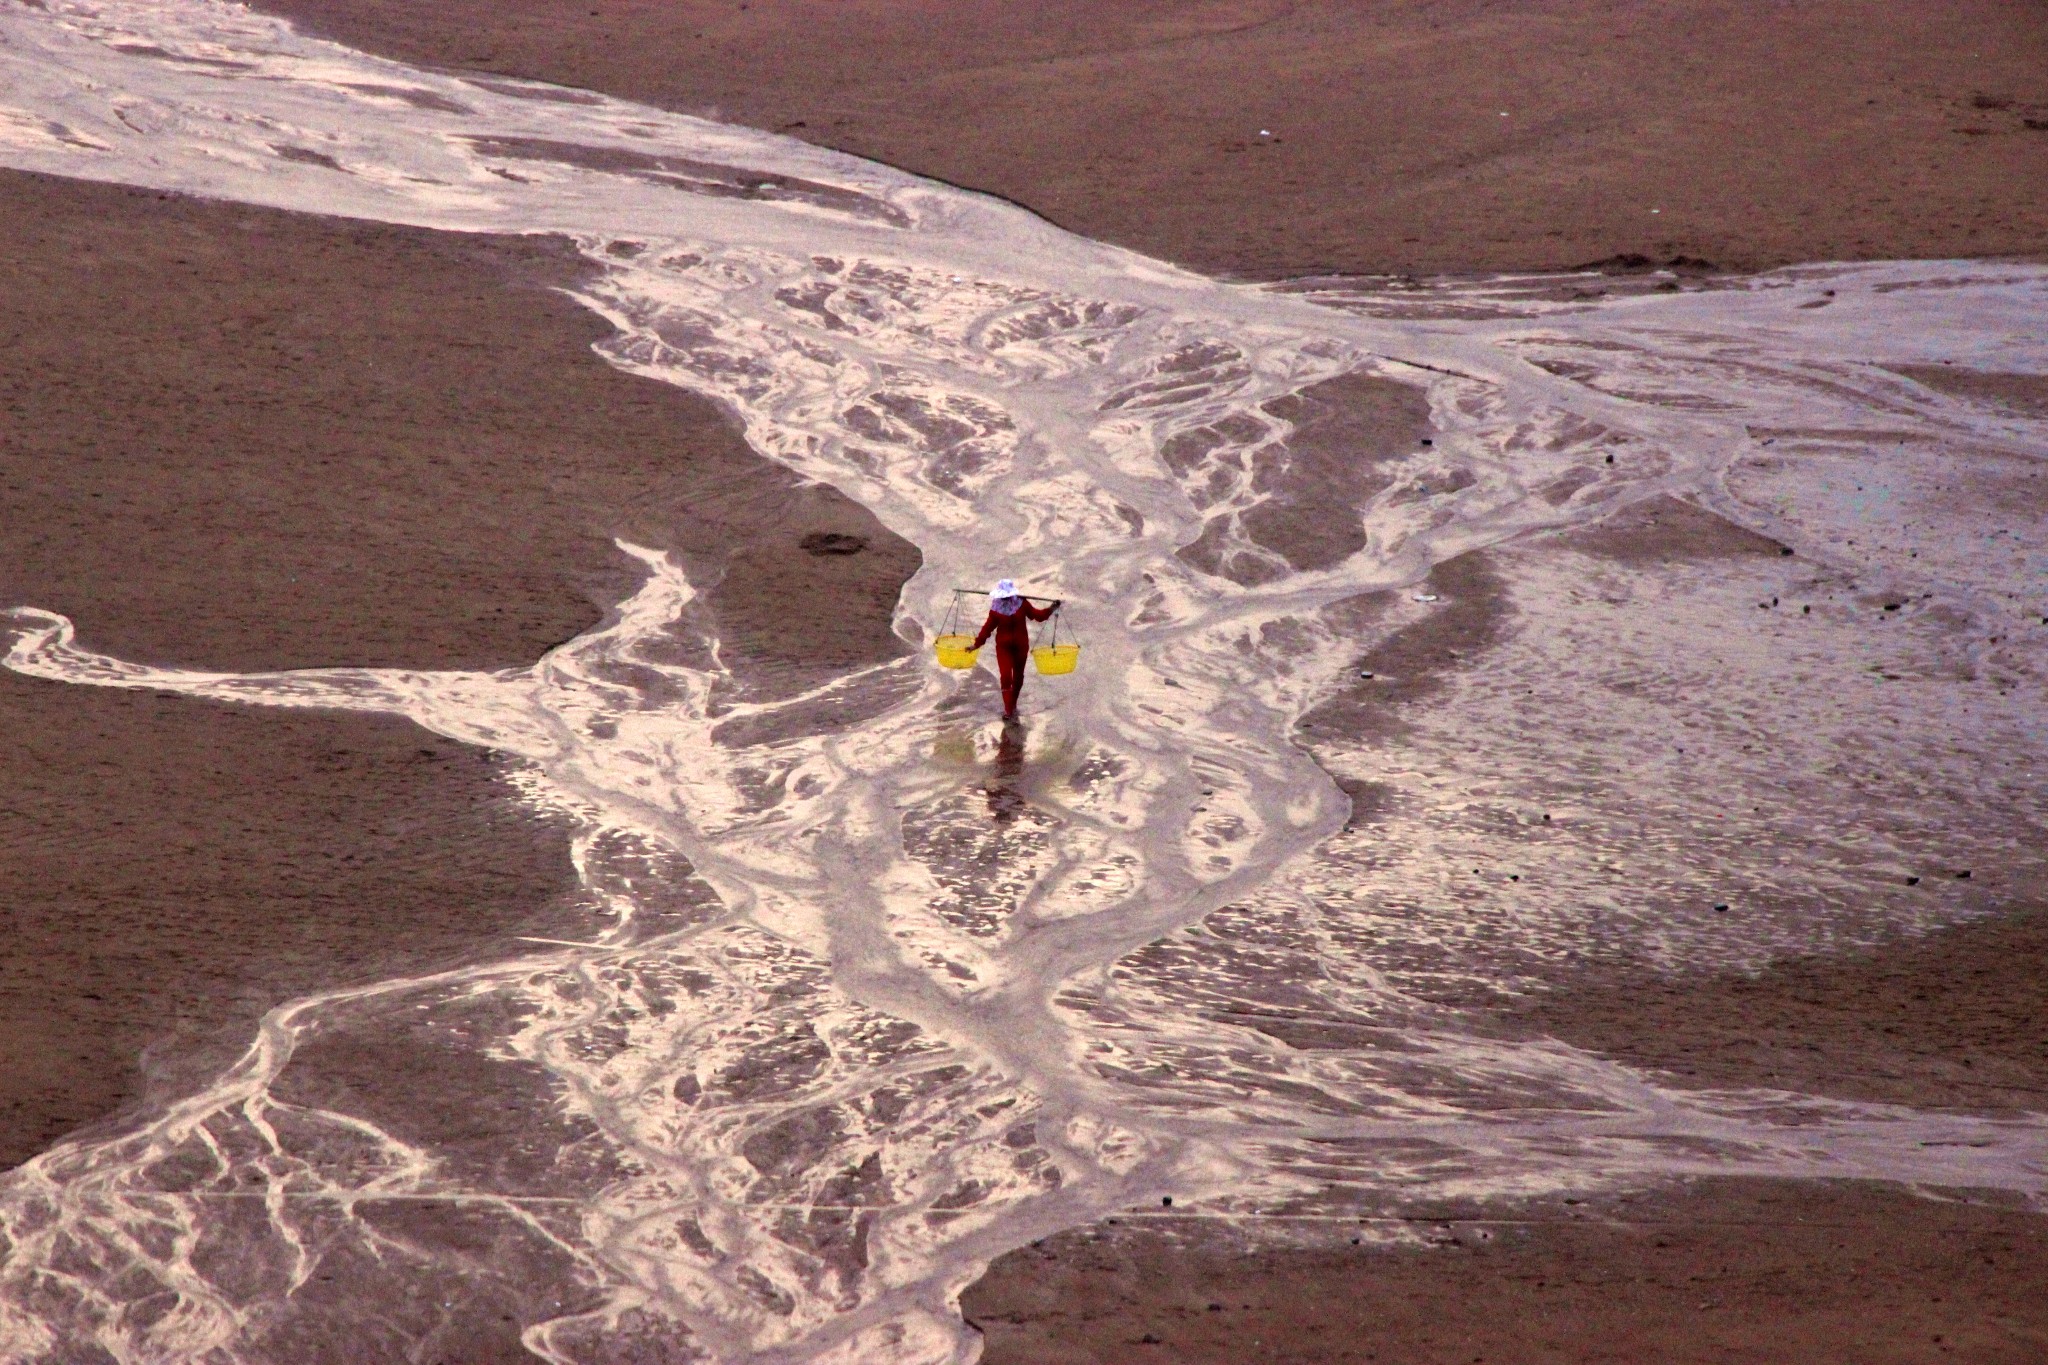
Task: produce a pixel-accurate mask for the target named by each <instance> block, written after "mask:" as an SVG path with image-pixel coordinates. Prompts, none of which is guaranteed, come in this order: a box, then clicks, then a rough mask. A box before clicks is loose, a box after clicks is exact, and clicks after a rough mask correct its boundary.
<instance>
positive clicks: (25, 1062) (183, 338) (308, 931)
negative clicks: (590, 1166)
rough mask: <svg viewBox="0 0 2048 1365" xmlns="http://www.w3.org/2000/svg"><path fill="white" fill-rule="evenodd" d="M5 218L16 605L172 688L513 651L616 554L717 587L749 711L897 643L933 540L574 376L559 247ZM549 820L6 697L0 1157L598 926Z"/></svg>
mask: <svg viewBox="0 0 2048 1365" xmlns="http://www.w3.org/2000/svg"><path fill="white" fill-rule="evenodd" d="M0 221H4V224H5V230H6V235H7V238H8V240H9V243H10V246H9V252H8V262H7V268H6V270H5V271H4V272H0V319H4V321H0V337H4V343H0V344H4V346H5V348H6V351H7V354H8V357H9V363H8V364H7V366H6V367H5V371H4V373H0V405H4V407H5V408H6V411H7V414H8V418H7V424H6V427H5V429H4V430H5V438H4V440H0V608H4V607H12V606H16V605H34V606H39V607H45V608H49V609H52V610H57V611H62V612H65V613H66V614H68V615H70V616H72V617H73V618H74V619H75V620H76V621H77V623H78V627H79V634H80V639H81V641H82V642H83V643H85V644H87V645H89V646H91V647H94V648H97V649H102V650H105V651H107V652H109V653H112V654H115V655H118V656H121V657H123V658H128V659H134V660H139V661H146V662H152V663H165V664H176V665H190V666H196V667H204V668H215V669H236V670H254V669H271V668H292V667H310V666H321V665H330V664H364V665H384V666H405V667H413V668H492V667H515V666H523V665H525V664H528V663H531V662H532V661H533V660H534V659H535V658H537V657H538V656H539V655H540V654H541V653H542V652H544V651H545V650H546V649H548V648H549V647H550V646H552V645H554V644H556V643H558V642H560V641H562V640H565V639H567V638H569V637H571V636H573V635H575V634H576V633H578V632H579V631H581V630H583V629H585V628H586V627H588V626H590V625H593V624H595V623H596V622H597V621H598V620H599V619H601V616H602V612H603V608H604V607H605V606H607V605H609V604H610V603H611V602H613V601H616V600H617V598H618V597H619V596H620V595H621V593H622V592H623V591H624V590H625V589H626V588H627V587H628V586H629V585H630V583H631V582H632V581H633V579H632V576H631V575H630V574H629V573H628V572H627V570H628V569H629V568H630V565H629V563H628V561H626V560H625V559H624V557H623V556H622V555H620V554H619V552H618V551H617V550H616V549H615V548H614V546H613V545H612V537H614V536H625V537H627V538H629V539H631V540H633V541H635V542H637V543H640V544H644V545H650V546H654V547H657V548H667V549H670V550H672V551H674V552H675V553H677V554H678V555H680V556H681V557H682V559H683V562H684V563H685V564H686V565H687V567H688V569H689V571H690V573H691V574H692V576H693V578H694V579H695V580H696V581H698V582H701V583H704V584H707V585H712V590H711V591H710V593H709V594H708V597H707V610H708V612H709V613H710V615H711V617H712V621H711V624H712V625H713V626H714V628H715V629H717V630H718V631H719V632H720V633H721V635H722V637H723V638H725V639H726V640H727V641H728V642H729V643H730V644H731V645H732V646H733V647H734V648H733V650H732V657H734V658H735V659H737V660H738V661H739V663H740V665H741V666H742V669H743V671H744V674H745V678H746V680H747V682H748V685H750V686H755V687H761V688H784V687H787V686H790V685H792V684H793V683H794V682H797V681H801V680H802V679H803V678H806V677H810V676H814V675H815V674H816V673H817V672H818V671H820V670H835V671H836V670H838V669H843V668H845V667H848V666H851V665H855V664H860V663H865V662H871V661H873V660H876V659H880V658H886V657H889V656H890V655H891V654H892V653H893V652H894V651H895V650H897V649H899V648H900V647H901V646H900V643H899V642H898V641H896V640H895V639H894V638H893V637H892V636H891V635H890V633H889V616H890V612H891V610H892V608H893V605H894V601H895V597H896V593H897V590H898V588H899V587H900V585H901V583H902V580H903V578H904V577H905V576H906V575H907V574H908V573H909V572H910V571H911V570H913V569H914V568H915V566H916V562H917V560H916V553H915V551H914V550H912V549H911V548H910V547H909V546H908V545H906V544H904V543H903V542H902V541H900V540H897V539H895V538H894V537H892V536H890V535H889V534H888V533H887V532H885V531H883V530H882V528H881V527H880V526H879V525H877V524H876V523H875V522H874V520H873V519H872V518H871V517H869V516H868V515H867V513H866V512H864V511H862V510H861V509H860V508H858V507H856V506H854V505H853V504H851V503H848V502H847V501H846V500H845V499H843V498H840V497H838V496H837V495H835V494H833V493H831V492H830V491H829V490H824V489H820V488H815V487H813V488H800V487H798V486H797V481H796V480H795V479H794V478H793V477H791V476H789V475H787V474H786V473H783V472H782V471H779V470H778V469H776V468H775V467H774V466H771V465H769V464H768V463H766V462H765V461H763V460H761V459H759V458H758V457H757V456H755V455H754V454H753V453H752V452H751V451H750V450H749V449H748V448H747V446H746V444H745V442H744V441H743V440H742V439H741V438H740V436H739V434H738V432H737V429H736V426H735V424H734V423H733V422H732V421H731V420H730V419H729V418H728V417H727V416H726V415H725V414H724V413H722V412H720V411H719V410H717V409H716V408H715V407H713V406H712V405H710V404H708V403H706V402H704V401H701V400H699V399H696V398H694V397H692V396H690V395H687V394H684V393H682V392H681V391H679V390H676V389H673V388H670V387H667V386H665V385H661V384H656V383H653V382H651V381H647V380H642V379H637V378H633V377H629V376H627V375H624V374H622V373H620V372H619V371H617V370H614V369H612V368H611V367H610V366H608V365H607V364H605V363H604V362H603V361H602V360H600V359H599V358H598V357H597V356H595V355H594V354H592V353H591V352H590V350H589V347H590V344H591V342H592V341H594V340H596V339H598V338H599V337H601V336H603V335H604V334H605V331H606V328H605V325H604V324H603V323H602V322H601V321H600V320H598V319H597V318H596V317H595V315H593V314H590V313H587V312H585V311H584V310H582V309H581V308H579V307H578V306H577V305H576V304H575V303H573V302H572V301H571V300H569V299H567V298H565V297H563V296H562V295H560V294H558V293H555V292H552V290H553V288H554V287H556V286H560V285H565V284H572V283H574V282H575V281H576V280H577V279H578V278H579V277H580V275H581V270H582V267H581V265H580V262H579V261H578V260H577V259H576V257H575V256H574V254H573V253H572V252H570V251H568V250H567V249H566V248H565V247H564V246H563V245H562V244H560V243H556V242H550V241H544V240H538V239H493V238H477V237H463V236H457V235H453V234H437V233H431V232H424V231H414V230H409V229H400V228H387V227H380V226H374V225H367V224H361V223H349V222H339V221H331V220H325V219H313V218H306V217H298V216H293V215H289V214H283V213H274V212H268V211H262V210H255V209H247V208H240V207H235V206H230V205H223V204H216V203H206V202H200V201H194V200H188V199H182V198H178V197H175V196H164V195H156V194H152V193H145V192H141V191H134V190H127V189H121V188H115V187H107V186H95V185H85V184H79V183H76V182H71V181H65V180H57V179H52V178H47V177H40V176H32V175H23V174H15V173H4V174H0ZM806 538H810V540H811V544H812V545H813V546H824V545H829V547H830V548H831V549H833V550H835V551H839V552H838V553H830V554H819V553H810V552H807V551H806V550H805V549H804V542H805V540H806ZM849 548H851V549H852V550H853V552H852V553H844V551H846V550H848V549H849ZM827 585H830V586H831V587H833V588H834V590H835V594H836V595H835V598H834V601H835V604H836V605H835V609H834V612H833V614H832V615H831V617H829V618H827V619H821V620H818V621H812V622H806V623H804V628H803V630H801V631H799V632H790V631H788V630H786V629H784V627H786V626H787V624H788V622H789V620H790V617H789V615H788V613H789V610H790V607H789V604H790V603H791V602H792V601H800V600H804V599H805V598H806V597H807V596H814V595H815V594H817V593H818V592H819V591H820V590H821V589H823V588H824V587H826V586H827ZM798 637H800V638H798ZM797 649H801V650H803V651H806V652H805V653H803V654H801V655H799V654H797V653H795V652H794V651H795V650H797ZM563 834H564V832H563V831H562V830H560V829H556V828H551V827H549V826H547V825H545V824H542V823H539V822H536V821H535V820H533V819H532V818H531V817H530V816H529V815H528V814H526V813H525V812H524V811H522V810H520V809H517V808H515V807H514V806H513V805H512V804H511V799H510V792H509V789H508V788H506V787H505V786H504V785H503V784H502V782H501V781H500V780H499V778H498V776H497V770H496V769H495V768H494V767H493V766H492V765H491V764H490V763H489V762H487V761H485V760H484V759H483V757H482V756H481V755H479V754H478V753H476V752H475V751H472V750H467V749H463V748H461V747H460V746H457V745H455V744H453V743H451V742H448V741H444V740H441V739H439V738H438V737H436V736H433V735H431V734H428V733H427V732H425V731H423V730H419V729H417V728H416V727H414V726H412V725H411V724H409V723H406V722H403V721H397V720H390V719H386V718H380V717H372V716H362V715H345V714H324V713H317V712H305V711H292V712H288V711H273V710H262V709H239V708H227V707H217V706H213V705H210V704H207V703H201V702H195V701H189V700H181V699H177V698H173V697H167V696H158V695H155V694H152V693H148V692H114V691H106V690H100V689H94V688H84V687H71V686H65V685H61V684H55V683H47V682H40V681H35V680H31V679H27V678H23V677H20V676H18V675H16V674H12V673H0V886H4V887H5V888H6V892H5V904H6V909H7V913H8V916H9V929H10V937H9V947H8V950H7V952H6V953H5V954H4V955H0V1057H4V1059H5V1060H4V1061H0V1162H6V1163H10V1164H11V1163H13V1162H17V1161H20V1160H22V1159H24V1158H26V1157H27V1156H29V1155H30V1154H32V1153H33V1152H35V1151H37V1150H39V1149H40V1148H42V1147H44V1146H46V1145H48V1143H49V1142H50V1141H52V1140H53V1139H55V1138H56V1137H57V1136H59V1135H61V1134H62V1133H64V1132H65V1131H67V1130H70V1129H73V1128H76V1127H77V1126H79V1125H81V1124H84V1123H87V1122H90V1121H92V1120H94V1119H96V1118H99V1117H101V1116H103V1115H105V1114H107V1113H109V1112H110V1111H113V1110H115V1109H117V1108H119V1107H120V1106H122V1105H123V1104H126V1103H128V1102H130V1101H132V1100H134V1099H135V1098H136V1097H137V1096H138V1095H140V1094H141V1093H142V1089H143V1077H142V1070H141V1063H140V1056H141V1054H142V1053H143V1051H144V1050H145V1049H148V1050H149V1051H150V1053H151V1058H152V1060H151V1066H152V1068H153V1069H155V1070H158V1071H162V1072H165V1073H166V1075H165V1076H164V1082H165V1084H166V1085H174V1084H175V1083H176V1082H178V1081H179V1080H187V1081H189V1080H190V1079H191V1072H192V1069H193V1068H195V1067H198V1066H201V1065H204V1064H208V1063H211V1062H217V1061H218V1060H220V1059H221V1058H222V1057H223V1056H224V1055H229V1054H230V1053H231V1051H232V1050H233V1049H236V1048H238V1047H239V1046H240V1045H242V1044H243V1043H244V1042H246V1040H247V1032H248V1024H249V1022H250V1021H251V1020H252V1019H253V1018H254V1017H255V1016H256V1015H257V1014H258V1013H260V1012H261V1011H262V1010H263V1009H266V1008H268V1007H269V1006H270V1005H272V1004H275V1003H277V1002H278V1001H280V1000H282V999H286V998H289V997H290V996H293V995H296V994H300V993H304V992H306V991H310V990H314V989H318V988H321V987H326V986H333V985H338V984H342V983H346V982H350V981H359V980H369V979H376V978H379V977H382V976H388V975H390V974H394V973H401V972H406V973H409V972H416V971H421V970H425V969H427V968H429V967H431V966H434V965H437V964H443V963H449V962H453V961H456V960H459V959H461V958H463V957H465V956H468V955H471V954H473V953H475V952H477V951H479V950H480V949H479V945H480V944H482V943H484V942H487V941H490V940H493V939H497V938H501V937H502V936H503V935H505V934H507V933H511V932H517V931H519V930H520V929H522V928H530V927H531V926H534V925H536V924H538V923H541V922H543V921H544V920H545V919H548V918H555V919H559V917H561V916H563V915H567V914H574V913H578V911H577V910H576V909H575V907H574V906H572V905H569V904H567V903H566V902H565V897H567V896H568V894H569V893H570V891H571V890H572V889H573V881H574V879H573V874H572V872H571V869H570V866H569V862H568V858H567V849H566V846H565V843H564V839H563Z"/></svg>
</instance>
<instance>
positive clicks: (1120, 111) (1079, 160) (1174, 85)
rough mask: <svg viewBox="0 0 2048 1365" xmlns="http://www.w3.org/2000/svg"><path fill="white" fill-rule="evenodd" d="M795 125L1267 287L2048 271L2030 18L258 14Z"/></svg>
mask: <svg viewBox="0 0 2048 1365" xmlns="http://www.w3.org/2000/svg"><path fill="white" fill-rule="evenodd" d="M261 7H262V8H265V9H268V10H271V11H272V12H274V13H277V14H281V15H284V16H286V17H288V18H290V19H292V20H293V21H294V22H297V23H299V24H302V25H303V26H305V27H307V28H308V29H311V30H313V31H315V32H319V33H323V34H327V35H330V36H333V37H335V38H338V39H340V40H342V41H344V42H346V43H349V44H351V45H354V46H357V47H360V48H365V49H368V50H370V51H373V52H380V53H384V54H387V55H390V56H395V57H399V58H402V59H405V60H408V61H413V62H420V63H427V64H431V65H436V66H445V67H454V68H461V69H466V70H471V71H478V72H495V73H500V74H508V75H517V76H524V77H535V78H540V79H544V80H549V81H555V82H559V83H562V84H566V85H573V86H580V87H584V88H588V89H594V90H601V91H605V92H608V93H612V94H616V95H621V96H625V97H628V98H631V99H635V100H639V101H642V102H645V103H649V104H655V105H661V106H665V107H668V108H672V109H680V110H684V111H686V112H690V113H709V114H712V115H714V116H716V117H720V118H724V119H729V120H734V121H738V122H742V123H749V124H753V125H755V126H757V127H761V128H767V129H772V130H778V131H782V132H786V133H788V134H790V135H792V136H795V137H800V138H806V139H809V140H811V141H814V142H818V143H821V144H823V145H826V146H830V147H836V148H840V149H843V150H846V151H850V152H854V153H857V154H859V155H861V156H865V157H870V158H873V159H875V160H878V161H884V162H888V163H889V164H891V165H896V166H902V167H905V168H907V169H909V170H913V171H916V172H919V173H920V174H924V175H929V176H935V177H937V178H939V179H942V180H947V181H951V182H954V183H956V184H960V185H965V186H969V187H972V188H975V189H980V190H987V191H989V192H991V193H994V194H999V195H1003V196H1006V197H1008V198H1010V199H1014V200H1016V201H1018V202H1019V203H1022V204H1024V205H1026V206H1028V207H1030V208H1032V209H1034V210H1036V211H1037V212H1039V213H1041V214H1043V215H1044V216H1045V217H1047V218H1049V219H1051V220H1052V221H1054V222H1056V223H1059V224H1061V225H1062V226H1065V227H1068V228H1071V229H1073V230H1074V231H1076V232H1079V233H1082V234H1084V235H1086V236H1089V237H1095V238H1101V239H1105V240H1108V241H1112V242H1117V243H1120V244H1123V245H1126V246H1130V247H1135V248H1136V249H1138V250H1140V251H1143V252H1145V253H1147V254H1149V255H1154V256H1159V257H1164V258H1166V259H1169V260H1173V261H1178V262H1181V263H1183V264H1186V265H1190V266H1193V267H1195V268H1197V269H1200V270H1204V271H1211V272H1224V273H1231V274H1239V275H1250V276H1259V277H1278V276H1288V275H1302V274H1314V273H1320V272H1326V271H1338V272H1354V273H1356V272H1366V273H1372V272H1383V271H1432V272H1434V271H1467V270H1489V269H1522V268H1544V269H1554V268H1559V267H1565V266H1571V265H1577V264H1581V263H1585V262H1591V261H1599V260H1605V259H1608V258H1614V257H1626V256H1637V257H1642V258H1645V259H1646V260H1654V261H1657V262H1659V263H1662V262H1666V261H1670V260H1672V259H1673V258H1675V257H1682V258H1685V259H1686V260H1688V261H1706V262H1711V263H1714V264H1717V265H1719V266H1721V267H1723V268H1729V269H1750V268H1757V267H1763V266H1770V265H1776V264H1783V263H1787V262H1794V261H1810V260H1834V259H1872V258H1901V257H1930V256H1965V255H1966V256H1987V255H1996V254H2003V253H2040V252H2042V251H2044V250H2048V201H2044V200H2043V199H2042V197H2041V196H2040V195H2039V194H2038V193H2037V192H2036V187H2037V186H2038V185H2040V184H2041V183H2042V182H2043V181H2044V180H2048V76H2044V74H2043V73H2048V15H2044V14H2043V13H2042V11H2041V9H2040V8H2039V7H2038V6H2034V5H2025V4H2014V3H2010V0H1959V2H1958V3H1953V4H1944V5H1907V4H1886V3H1877V0H1817V3H1812V4H1802V5H1779V4H1767V3H1762V0H1740V2H1739V3H1730V4H1712V5H1708V4H1700V3H1696V0H1646V2H1644V3H1630V2H1628V0H1544V3H1538V4H1523V5H1499V4H1492V3H1487V2H1486V0H1444V2H1442V3H1430V4H1422V3H1395V4H1379V5H1358V4H1346V3H1341V0H1309V2H1308V3H1299V2H1297V0H1210V2H1209V3H1202V4H1177V3H1168V0H1138V2H1137V3H1118V4H1108V3H1105V2H1104V0H1046V2H1045V3H1040V4H1032V5H1015V4H1004V3H1000V2H999V0H961V2H960V3H950V4H934V3H929V0H874V2H873V3H865V4H860V5H848V4H845V3H842V2H841V0H777V3H773V4H767V3H761V4H753V5H744V4H732V3H711V2H710V0H501V3H497V4H492V5H488V6H477V5H469V4H457V3H454V0H427V2H426V3H421V2H420V0H262V4H261Z"/></svg>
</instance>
